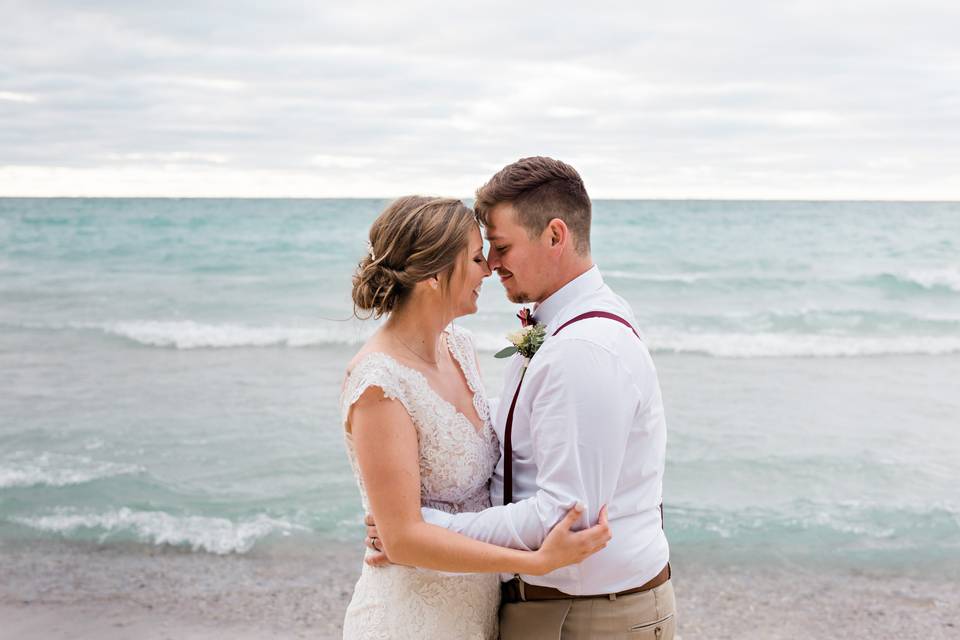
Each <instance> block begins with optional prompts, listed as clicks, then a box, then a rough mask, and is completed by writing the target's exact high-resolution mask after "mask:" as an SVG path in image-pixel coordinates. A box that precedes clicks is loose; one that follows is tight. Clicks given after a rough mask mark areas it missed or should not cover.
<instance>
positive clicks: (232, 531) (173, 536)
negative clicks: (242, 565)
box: [12, 507, 307, 555]
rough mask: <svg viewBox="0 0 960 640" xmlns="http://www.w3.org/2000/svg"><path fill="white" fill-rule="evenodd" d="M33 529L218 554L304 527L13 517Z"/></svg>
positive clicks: (121, 514)
mask: <svg viewBox="0 0 960 640" xmlns="http://www.w3.org/2000/svg"><path fill="white" fill-rule="evenodd" d="M12 520H13V521H14V522H17V523H18V524H22V525H24V526H27V527H31V528H33V529H39V530H41V531H47V532H52V533H59V534H64V535H68V534H71V533H75V532H77V531H79V530H84V529H86V530H93V531H100V532H101V535H100V538H101V540H102V541H103V540H106V539H107V538H109V537H111V536H122V535H124V534H127V535H133V536H134V537H135V538H136V539H137V540H139V541H140V542H147V543H151V544H155V545H172V546H189V547H190V548H191V549H192V550H193V551H206V552H208V553H215V554H218V555H225V554H228V553H246V552H247V551H249V550H250V549H252V548H253V546H254V544H256V542H257V541H258V540H261V539H263V538H265V537H266V536H268V535H270V534H272V533H275V532H278V533H282V534H289V533H290V532H292V531H295V530H303V531H306V530H307V529H306V527H303V526H300V525H296V524H293V523H290V522H287V521H285V520H278V519H276V518H271V517H269V516H266V515H263V514H260V515H258V516H257V517H255V518H252V519H249V520H245V521H242V522H232V521H230V520H227V519H226V518H215V517H209V516H174V515H171V514H169V513H165V512H163V511H134V510H132V509H128V508H126V507H124V508H121V509H117V510H114V511H109V512H106V513H95V514H81V513H71V512H68V511H61V512H59V513H56V514H53V515H46V516H37V517H22V518H12Z"/></svg>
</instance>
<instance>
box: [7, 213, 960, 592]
mask: <svg viewBox="0 0 960 640" xmlns="http://www.w3.org/2000/svg"><path fill="white" fill-rule="evenodd" d="M385 204H386V202H385V201H383V200H364V199H342V200H229V199H224V200H217V199H9V198H8V199H0V552H2V550H3V548H4V547H3V545H4V543H11V544H12V543H14V542H19V543H22V542H25V541H26V542H30V543H32V544H40V545H42V544H44V543H50V544H55V543H56V544H62V543H63V542H64V541H67V542H77V543H83V544H94V545H96V546H97V548H108V547H111V546H125V547H129V546H130V545H134V546H137V545H139V546H142V547H145V548H156V547H164V548H175V549H179V550H182V551H183V552H184V553H193V554H206V555H223V554H230V555H241V556H242V555H245V554H256V553H257V551H258V550H269V549H272V548H284V549H294V550H295V549H298V548H303V549H306V548H314V549H315V548H322V547H324V546H325V545H326V546H331V548H332V547H333V546H336V545H341V546H342V545H347V546H349V545H351V544H356V545H357V554H358V557H359V554H360V544H361V542H360V540H361V539H362V536H363V531H362V527H361V518H362V514H361V511H360V503H359V494H358V492H357V489H356V486H355V483H354V480H353V477H352V475H351V473H350V470H349V466H348V464H347V461H346V456H345V453H344V447H343V441H342V431H341V425H340V424H339V416H338V409H337V396H338V392H339V388H340V382H341V379H342V372H343V368H344V365H345V363H346V362H347V361H348V360H349V358H350V356H351V354H352V353H353V351H354V350H355V349H357V347H358V346H359V344H361V343H362V341H363V340H364V338H365V337H366V336H367V335H369V334H370V333H371V332H372V331H373V329H374V327H375V324H376V323H375V322H374V321H364V322H362V321H358V320H355V319H352V318H351V305H350V276H351V272H352V270H353V268H354V266H355V265H356V263H357V261H358V260H359V258H360V257H361V256H362V255H363V253H364V251H365V243H366V231H367V228H368V226H369V224H370V222H371V221H372V220H373V219H374V217H375V216H376V215H377V214H378V213H379V211H380V210H381V209H382V208H383V206H384V205H385ZM592 241H593V252H594V257H595V260H596V262H597V264H598V265H599V267H600V269H601V271H602V273H603V274H604V277H605V278H606V281H607V283H608V284H609V285H610V286H611V287H613V289H614V290H616V291H617V292H618V293H620V294H621V295H623V296H624V297H625V298H626V299H627V300H628V301H629V302H630V303H631V305H632V306H633V308H634V310H635V312H636V314H637V316H638V318H639V322H640V324H641V327H640V328H641V330H642V332H643V334H644V336H645V338H646V340H647V341H648V343H649V345H650V347H651V350H652V352H653V354H654V359H655V362H656V364H657V367H658V370H659V373H660V379H661V386H662V388H663V393H664V398H665V404H666V409H667V424H668V433H669V441H668V451H667V469H666V480H665V486H664V493H665V496H664V497H665V522H666V530H667V535H668V538H669V540H670V542H671V546H672V553H673V555H674V557H678V558H695V559H697V561H698V562H699V563H701V564H705V565H710V566H716V567H722V566H724V565H725V564H726V563H737V564H738V565H743V564H748V565H750V566H758V567H780V568H787V569H789V568H790V567H793V566H803V567H811V566H814V567H816V566H823V567H828V568H835V567H844V568H847V569H850V570H867V569H869V570H882V571H890V572H894V573H898V574H922V575H928V574H930V575H933V574H936V575H950V576H960V489H958V487H960V382H958V380H960V203H915V202H913V203H908V202H885V203H878V202H748V201H602V200H601V201H597V202H596V203H595V210H594V231H593V238H592ZM515 312H516V307H515V306H514V305H512V304H510V303H509V302H508V301H507V300H506V299H505V297H504V295H503V292H502V289H501V287H500V285H499V284H498V283H497V282H495V279H491V280H489V281H487V282H486V283H485V285H484V289H483V292H482V295H481V299H480V312H479V313H478V314H476V315H475V316H471V317H466V318H462V319H461V320H458V322H459V323H460V324H462V325H463V326H465V327H467V328H469V329H471V330H472V331H473V332H474V333H475V335H476V336H477V340H478V343H479V347H480V350H481V361H482V368H483V373H484V376H485V379H486V383H487V385H488V387H489V389H490V390H491V395H498V393H499V387H500V384H501V381H502V374H503V363H502V362H501V361H498V360H495V359H494V358H493V357H492V354H493V353H494V352H495V351H496V350H498V349H499V348H501V347H502V346H503V345H504V343H505V338H504V335H505V333H506V332H507V331H509V330H511V329H512V328H513V327H514V324H515V322H516V320H515V318H514V314H515Z"/></svg>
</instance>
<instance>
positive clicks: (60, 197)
mask: <svg viewBox="0 0 960 640" xmlns="http://www.w3.org/2000/svg"><path fill="white" fill-rule="evenodd" d="M399 197H402V196H155V195H144V196H112V195H103V196H91V195H82V196H80V195H74V196H65V195H56V196H37V195H27V196H18V195H5V194H0V200H394V199H396V198H399ZM438 197H439V196H438ZM453 197H456V196H453ZM459 199H460V200H474V198H473V197H460V198H459ZM590 200H591V201H593V202H664V201H666V202H883V203H897V202H902V203H925V204H960V198H958V199H956V200H943V199H940V198H931V199H917V198H822V197H812V198H797V197H783V198H769V197H767V198H764V197H760V198H756V197H754V198H750V197H739V196H738V197H691V198H685V197H675V196H671V197H649V196H644V197H632V198H630V197H628V198H623V197H617V198H604V197H597V198H590Z"/></svg>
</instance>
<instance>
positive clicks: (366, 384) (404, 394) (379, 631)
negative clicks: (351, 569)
mask: <svg viewBox="0 0 960 640" xmlns="http://www.w3.org/2000/svg"><path fill="white" fill-rule="evenodd" d="M446 341H447V345H448V347H449V349H450V353H451V354H452V355H453V357H454V359H455V360H456V361H457V363H458V364H459V365H460V369H461V370H462V371H463V375H464V377H465V378H466V380H467V384H468V385H469V387H470V391H471V392H472V393H473V406H474V408H475V409H476V411H477V415H478V416H479V417H480V420H481V422H482V426H481V428H480V429H479V430H478V429H477V428H476V426H474V424H473V423H472V422H471V421H470V419H469V418H467V417H466V416H465V415H463V414H462V413H460V412H459V411H457V409H456V407H454V406H453V405H452V404H450V403H449V402H447V401H446V400H445V399H444V398H442V397H441V396H440V395H438V394H437V393H436V392H435V391H434V390H433V388H432V387H430V385H429V383H428V382H427V379H426V378H425V377H424V376H423V374H421V373H420V372H419V371H417V370H415V369H412V368H410V367H407V366H405V365H403V364H401V363H399V362H397V361H396V360H394V359H393V358H391V357H390V356H388V355H387V354H385V353H369V354H367V355H366V356H364V357H363V358H362V359H361V360H360V361H359V362H357V363H356V365H355V366H354V368H353V370H352V371H351V372H350V374H349V376H348V377H347V380H346V382H345V383H344V387H343V392H342V394H341V397H340V411H341V418H342V423H343V425H344V426H346V422H347V417H348V416H349V414H350V407H351V406H352V405H353V403H355V402H356V401H357V400H358V399H359V398H360V396H362V395H363V392H364V391H366V390H367V389H368V388H370V387H379V388H380V389H381V390H382V391H383V393H384V395H386V396H387V397H388V398H393V399H396V400H399V401H400V402H401V403H402V404H403V406H404V407H405V408H406V410H407V412H408V413H409V414H410V417H411V419H412V421H413V424H414V427H415V428H416V430H417V437H418V440H419V444H420V503H421V504H422V505H423V506H426V507H433V508H434V509H442V510H444V511H447V512H449V513H459V512H461V511H481V510H483V509H485V508H487V507H489V506H490V493H489V490H488V483H489V481H490V476H491V475H492V474H493V468H494V465H496V463H497V459H498V458H499V457H500V444H499V442H498V441H497V435H496V433H495V432H494V430H493V425H492V424H491V421H490V410H489V408H488V404H487V397H486V393H485V392H484V388H483V384H482V381H481V380H480V373H479V370H478V369H477V361H476V352H475V350H474V347H473V341H472V339H471V338H470V335H469V333H468V332H466V331H465V330H463V329H459V328H455V327H453V328H451V329H449V330H448V331H447V333H446ZM344 434H345V437H346V445H347V455H348V457H349V458H350V464H351V466H352V467H353V473H354V475H355V476H356V479H357V484H358V485H359V487H360V495H361V498H362V500H363V507H364V510H365V511H367V512H369V511H370V503H369V501H368V499H367V492H366V489H365V488H364V486H363V480H362V479H361V476H360V470H359V467H358V464H357V457H356V451H355V450H354V447H353V440H352V438H351V437H350V434H349V432H347V431H346V430H344ZM499 603H500V578H499V576H498V575H497V574H495V573H475V574H453V575H451V574H444V573H438V572H435V571H428V570H424V569H414V568H411V567H404V566H399V565H389V566H386V567H378V568H374V567H370V566H369V565H367V564H364V565H362V569H361V573H360V579H359V580H358V581H357V585H356V587H355V588H354V592H353V597H352V598H351V600H350V605H349V606H348V607H347V611H346V615H345V616H344V621H343V637H344V639H345V640H355V639H356V640H360V639H362V640H424V639H426V638H461V639H463V640H493V639H494V638H496V637H497V635H498V634H497V607H498V605H499Z"/></svg>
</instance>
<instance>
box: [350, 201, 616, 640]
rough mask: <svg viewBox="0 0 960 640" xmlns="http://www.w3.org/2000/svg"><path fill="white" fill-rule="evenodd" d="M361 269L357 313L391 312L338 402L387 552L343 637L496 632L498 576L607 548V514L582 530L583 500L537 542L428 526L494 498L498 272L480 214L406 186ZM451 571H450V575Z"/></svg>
mask: <svg viewBox="0 0 960 640" xmlns="http://www.w3.org/2000/svg"><path fill="white" fill-rule="evenodd" d="M369 251H370V254H369V256H367V257H365V258H364V259H363V260H362V261H361V262H360V264H359V266H358V268H357V271H356V273H355V275H354V278H353V301H354V305H355V307H356V310H359V311H365V312H367V313H368V314H370V315H373V316H375V317H380V316H386V317H387V319H386V321H385V322H384V323H383V325H382V327H381V328H380V329H379V330H378V331H377V332H376V333H375V334H374V335H373V336H372V337H371V338H370V339H369V340H368V341H367V343H366V344H364V345H363V347H362V348H361V349H360V351H359V352H358V353H357V354H356V356H355V357H354V358H353V359H352V360H351V361H350V363H349V365H348V367H347V374H346V379H345V381H344V385H343V391H342V395H341V401H340V408H341V415H342V417H343V424H344V429H345V438H346V445H347V455H348V456H349V458H350V462H351V465H352V467H353V470H354V474H355V475H356V477H357V481H358V484H359V486H360V495H361V498H362V500H363V507H364V509H365V510H366V511H367V512H368V513H372V514H373V515H374V516H375V518H376V522H377V527H378V530H379V532H380V536H381V537H380V538H379V539H378V540H376V541H375V545H376V547H377V549H380V550H383V551H386V552H387V554H388V555H389V557H390V559H391V560H392V561H393V562H394V563H395V564H391V565H388V566H385V567H373V566H369V565H367V564H366V563H364V565H363V569H362V573H361V575H360V579H359V580H358V581H357V584H356V587H355V589H354V593H353V598H352V599H351V601H350V605H349V606H348V607H347V612H346V617H345V619H344V625H343V635H344V638H358V639H360V638H363V639H369V638H390V639H392V638H417V639H420V640H430V639H432V638H477V639H492V638H496V637H497V609H498V606H499V601H500V579H499V576H498V575H497V574H498V573H523V574H534V575H542V574H545V573H548V572H550V571H553V570H555V569H557V568H559V567H562V566H566V565H568V564H573V563H577V562H580V561H582V560H583V559H584V558H586V557H587V556H589V555H590V554H592V553H594V552H596V551H598V550H600V549H601V548H603V547H604V546H606V543H607V541H608V540H609V539H610V530H609V528H608V526H607V524H606V520H605V517H603V516H601V521H600V523H599V524H597V525H596V526H594V527H591V528H590V529H586V530H583V531H579V532H574V531H571V529H570V527H571V526H573V524H574V523H575V522H576V520H577V519H578V518H579V517H580V511H579V510H578V507H574V508H572V509H571V510H570V512H569V513H568V514H567V516H566V518H564V519H563V520H562V521H561V522H560V523H559V524H558V525H557V526H556V527H555V528H554V529H553V531H551V533H550V534H549V535H548V536H547V538H546V540H545V541H544V543H543V546H542V547H541V548H540V549H538V550H536V551H521V550H516V549H507V548H504V547H498V546H495V545H492V544H487V543H484V542H479V541H476V540H473V539H470V538H467V537H465V536H461V535H459V534H457V533H454V532H451V531H448V530H446V529H443V528H440V527H436V526H433V525H430V524H427V523H425V522H424V521H423V519H422V518H421V514H420V508H421V507H432V508H434V509H442V510H444V511H448V512H451V513H457V512H461V511H481V510H483V509H484V508H486V507H488V506H490V496H489V493H488V481H489V479H490V476H491V474H492V472H493V468H494V465H495V464H496V462H497V459H498V458H499V456H500V449H499V443H498V441H497V436H496V434H495V432H494V430H493V426H492V424H491V421H490V410H489V407H488V403H487V398H486V395H485V392H484V388H483V383H482V381H481V379H480V372H479V370H478V367H477V356H476V351H475V349H474V346H473V341H472V338H471V337H470V334H469V333H467V332H466V331H465V330H463V329H460V328H458V327H456V326H454V325H452V324H451V321H452V320H453V319H454V318H457V317H460V316H463V315H466V314H470V313H475V312H476V311H477V298H478V296H479V292H480V286H481V284H482V282H483V279H484V278H486V277H487V276H489V275H490V269H489V268H488V266H487V262H486V260H485V259H484V256H483V240H482V239H481V236H480V229H479V225H478V223H477V221H476V218H475V217H474V214H473V212H472V211H471V210H470V209H468V208H467V207H466V206H464V204H463V203H462V202H460V201H459V200H454V199H438V198H425V197H420V196H407V197H404V198H400V199H398V200H396V201H395V202H393V203H391V204H390V205H389V206H388V207H387V208H386V209H385V210H384V211H383V213H382V214H380V216H379V217H378V218H377V219H376V221H374V223H373V225H372V226H371V228H370V246H369ZM445 572H450V573H445Z"/></svg>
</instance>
